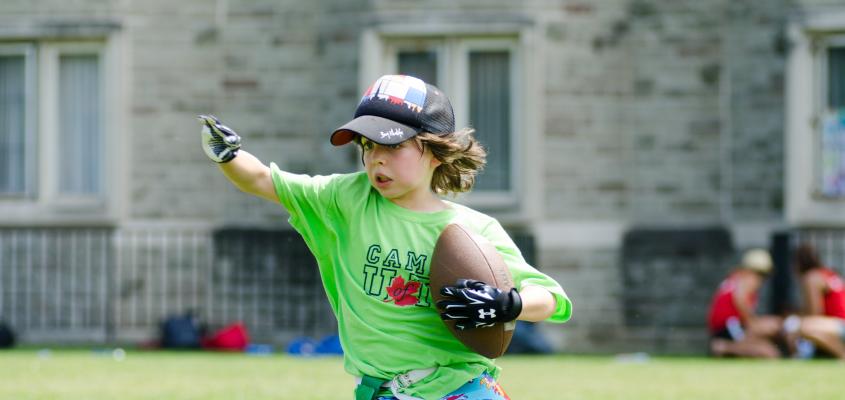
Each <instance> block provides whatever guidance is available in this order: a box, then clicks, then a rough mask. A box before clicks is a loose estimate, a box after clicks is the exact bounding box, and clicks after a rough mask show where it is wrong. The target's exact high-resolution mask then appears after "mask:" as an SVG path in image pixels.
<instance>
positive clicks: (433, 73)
mask: <svg viewBox="0 0 845 400" xmlns="http://www.w3.org/2000/svg"><path fill="white" fill-rule="evenodd" d="M399 73H400V74H402V75H410V76H414V77H417V78H420V79H422V80H424V81H426V82H427V83H430V84H432V85H434V86H437V53H436V52H434V51H402V52H399Z"/></svg>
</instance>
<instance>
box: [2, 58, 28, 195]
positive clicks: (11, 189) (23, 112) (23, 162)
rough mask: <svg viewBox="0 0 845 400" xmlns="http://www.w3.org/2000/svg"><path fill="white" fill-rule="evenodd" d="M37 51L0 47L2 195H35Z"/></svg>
mask: <svg viewBox="0 0 845 400" xmlns="http://www.w3.org/2000/svg"><path fill="white" fill-rule="evenodd" d="M34 59H35V56H34V48H33V47H31V46H21V45H7V46H0V196H2V197H18V198H25V197H31V196H32V195H33V194H34V177H33V175H34V173H35V165H34V159H35V144H36V143H35V141H34V140H33V135H32V128H33V124H32V121H31V120H32V118H31V114H32V113H33V111H34V110H33V108H34V99H35V96H34V93H33V92H34V89H35V87H34V85H33V84H32V83H33V82H32V75H33V68H34Z"/></svg>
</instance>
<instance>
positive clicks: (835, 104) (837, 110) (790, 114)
mask: <svg viewBox="0 0 845 400" xmlns="http://www.w3.org/2000/svg"><path fill="white" fill-rule="evenodd" d="M843 28H845V9H824V10H822V9H812V8H811V9H809V10H807V12H806V14H805V15H803V17H801V18H797V19H795V20H794V21H791V22H790V23H789V27H788V29H787V32H788V33H789V39H790V43H791V45H790V47H789V55H788V58H787V68H786V123H787V126H786V140H787V142H786V146H785V150H786V191H785V197H786V204H785V205H786V220H787V222H789V223H791V224H796V225H799V226H801V225H803V226H809V225H831V224H845V34H843V33H842V32H845V30H843Z"/></svg>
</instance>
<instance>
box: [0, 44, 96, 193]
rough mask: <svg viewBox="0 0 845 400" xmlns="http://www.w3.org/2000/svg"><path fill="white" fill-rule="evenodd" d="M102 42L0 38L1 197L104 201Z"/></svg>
mask: <svg viewBox="0 0 845 400" xmlns="http://www.w3.org/2000/svg"><path fill="white" fill-rule="evenodd" d="M103 48H104V45H103V44H102V43H101V42H81V43H70V42H35V43H27V44H0V202H4V201H5V202H10V201H12V202H17V203H21V202H24V203H26V202H30V203H39V204H59V205H62V204H64V205H68V204H70V205H81V206H101V205H102V204H103V202H104V195H105V193H104V179H105V144H106V143H105V142H106V140H105V134H104V120H105V109H104V104H105V102H104V98H103V97H104V96H103V93H104V84H103V82H104V68H103V64H104V61H103V59H104V56H103Z"/></svg>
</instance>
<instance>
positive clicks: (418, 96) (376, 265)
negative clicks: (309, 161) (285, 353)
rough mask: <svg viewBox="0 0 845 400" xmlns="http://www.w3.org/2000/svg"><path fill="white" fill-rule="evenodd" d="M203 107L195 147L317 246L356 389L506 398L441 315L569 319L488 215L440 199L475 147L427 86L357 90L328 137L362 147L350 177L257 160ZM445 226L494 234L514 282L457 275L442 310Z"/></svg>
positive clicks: (399, 395)
mask: <svg viewBox="0 0 845 400" xmlns="http://www.w3.org/2000/svg"><path fill="white" fill-rule="evenodd" d="M200 118H201V120H202V122H203V123H204V128H203V131H202V136H203V147H204V150H205V152H206V154H207V155H208V156H209V157H210V158H211V159H212V160H214V161H216V162H218V163H220V164H219V165H220V169H221V170H222V171H223V173H224V174H225V175H226V177H227V178H228V179H229V180H230V181H232V183H233V184H234V185H235V186H237V187H238V188H239V189H240V190H242V191H244V192H246V193H250V194H253V195H256V196H259V197H262V198H265V199H267V200H270V201H274V202H279V203H281V204H282V205H283V206H284V207H285V208H286V209H287V210H288V212H289V213H290V219H289V221H290V224H291V225H292V226H293V227H294V228H295V229H296V230H297V231H298V232H299V233H300V234H301V235H302V237H303V238H304V239H305V242H306V243H307V244H308V247H309V248H310V250H311V252H312V253H313V254H314V256H315V257H316V259H317V262H318V265H319V268H320V275H321V278H322V281H323V286H324V288H325V290H326V294H327V296H328V298H329V303H330V304H331V307H332V309H333V311H334V313H335V316H336V317H337V320H338V330H339V336H340V339H341V344H342V345H343V349H344V367H345V369H346V371H347V372H348V373H350V374H352V375H353V376H355V377H356V380H357V381H358V382H359V384H358V386H357V387H356V390H355V393H356V399H368V400H369V399H374V398H379V399H385V400H387V399H398V400H406V399H441V398H443V399H446V398H449V399H456V398H461V399H465V400H471V399H505V398H507V396H506V395H505V393H504V392H503V391H502V390H501V388H500V387H499V386H498V384H497V383H496V381H495V379H496V377H497V376H498V374H499V369H498V368H497V367H496V366H495V365H494V363H493V361H492V360H490V359H488V358H485V357H484V356H481V355H479V354H477V353H475V352H473V351H471V350H469V349H468V348H467V347H465V346H464V345H463V344H461V343H460V342H459V341H458V340H457V339H456V338H455V337H454V336H452V334H451V333H450V332H449V331H448V329H447V328H446V326H445V324H443V322H442V321H441V318H442V319H457V321H458V322H457V325H459V326H461V327H463V328H465V329H484V328H481V327H484V326H490V325H491V324H494V323H505V322H510V321H513V320H515V319H521V320H526V321H542V320H549V321H551V322H565V321H566V320H568V319H569V317H570V315H571V312H572V304H571V302H570V301H569V299H568V298H567V296H566V294H565V293H564V291H563V289H561V287H560V285H559V284H558V283H557V282H555V281H554V280H552V279H551V278H549V277H548V276H546V275H545V274H542V273H540V272H538V271H537V270H536V269H534V268H533V267H531V266H530V265H528V264H526V262H525V260H524V259H523V257H522V255H521V254H520V252H519V250H518V249H517V247H516V246H515V245H514V243H513V241H512V240H511V239H510V237H509V236H508V235H507V233H505V231H504V229H503V228H502V227H501V225H500V224H499V223H498V222H497V221H496V220H495V219H493V218H491V217H489V216H487V215H484V214H482V213H479V212H477V211H474V210H471V209H469V208H467V207H464V206H461V205H459V204H455V203H452V202H449V201H445V200H443V199H441V198H440V196H439V195H440V194H446V193H449V192H464V191H468V190H470V189H471V187H472V185H473V183H474V181H475V175H476V173H477V171H478V170H480V169H481V167H482V166H483V165H484V161H485V156H486V153H485V151H484V150H483V149H482V148H481V146H480V145H479V144H478V143H477V142H476V140H475V139H474V138H473V137H472V133H473V131H472V130H471V129H462V130H459V131H456V130H455V126H454V125H455V122H454V116H453V112H452V106H451V104H450V103H449V100H448V98H447V97H446V96H445V94H443V92H441V91H440V90H439V89H437V88H436V87H434V86H432V85H429V84H426V83H425V82H423V81H422V80H420V79H417V78H414V77H410V76H402V75H387V76H383V77H381V78H379V79H378V80H377V81H376V82H375V83H374V84H373V85H372V86H371V87H370V88H369V89H368V90H367V92H366V93H365V94H364V97H363V98H362V99H361V102H360V103H359V105H358V107H357V109H356V112H355V118H354V119H353V120H352V121H350V122H349V123H347V124H346V125H344V126H342V127H340V128H338V129H337V130H336V131H335V132H334V133H332V135H331V139H330V140H331V143H332V144H334V145H335V146H340V145H344V144H346V143H349V142H355V143H357V144H358V145H359V146H360V148H361V151H362V156H361V160H362V162H363V164H364V168H365V171H363V172H356V173H351V174H339V175H331V176H314V177H311V176H306V175H295V174H291V173H288V172H284V171H281V170H279V168H278V167H277V166H276V165H275V164H270V166H269V167H267V166H265V165H264V164H262V163H261V162H260V161H259V160H258V159H256V158H255V157H254V156H252V155H250V154H249V153H247V152H245V151H243V150H240V137H239V136H238V135H237V134H236V133H235V132H234V131H232V130H231V129H230V128H228V127H226V126H224V125H222V124H220V122H219V121H218V120H217V119H215V118H214V117H207V116H201V117H200ZM502 150H505V149H502ZM450 223H459V224H461V225H463V226H465V227H467V228H469V229H471V230H473V231H475V232H476V233H478V234H480V235H482V236H484V237H485V238H486V239H487V240H489V241H490V242H491V243H493V244H494V245H495V246H496V248H497V249H498V250H499V252H500V253H501V255H502V257H503V258H504V260H505V261H506V263H507V265H508V267H509V268H510V271H511V274H512V275H513V278H514V282H515V287H516V288H518V290H517V289H514V290H512V291H510V292H503V291H501V290H499V289H497V288H495V287H492V286H489V285H487V284H485V283H483V282H477V281H464V280H461V281H459V282H456V284H455V286H451V287H447V288H444V290H446V291H448V293H451V294H452V295H453V296H452V298H451V301H450V304H452V306H453V307H450V312H449V313H448V314H445V313H439V312H438V309H437V306H436V305H435V304H432V297H431V293H430V287H429V272H430V271H429V268H430V263H431V255H432V253H433V250H434V245H435V242H436V241H437V238H438V236H439V235H440V232H441V231H442V230H443V228H445V227H446V225H448V224H450ZM444 294H446V293H445V292H444ZM456 305H457V306H458V307H455V306H456ZM461 305H463V306H464V307H460V306H461ZM479 307H484V309H485V310H490V309H492V310H494V313H492V314H491V313H489V312H482V313H478V312H477V311H478V310H479ZM455 310H463V312H462V311H455ZM489 315H495V317H494V319H492V320H491V319H490V318H489V317H488V316H489ZM461 396H463V397H461Z"/></svg>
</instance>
